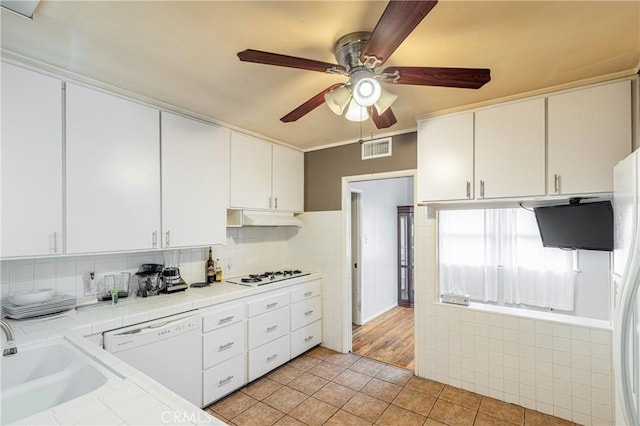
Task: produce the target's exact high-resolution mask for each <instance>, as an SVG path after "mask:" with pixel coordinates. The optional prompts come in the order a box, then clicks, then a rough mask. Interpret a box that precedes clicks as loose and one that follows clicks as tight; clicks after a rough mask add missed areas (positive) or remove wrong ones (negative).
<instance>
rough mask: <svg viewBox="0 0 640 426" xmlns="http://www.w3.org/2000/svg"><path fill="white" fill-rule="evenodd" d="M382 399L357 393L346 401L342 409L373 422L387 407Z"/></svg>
mask: <svg viewBox="0 0 640 426" xmlns="http://www.w3.org/2000/svg"><path fill="white" fill-rule="evenodd" d="M388 405H389V404H387V403H386V402H384V401H381V400H379V399H376V398H374V397H372V396H369V395H365V394H363V393H357V394H355V395H354V397H353V398H351V399H350V400H349V402H347V403H346V404H345V405H344V406H343V407H342V409H343V410H344V411H347V412H349V413H351V414H353V415H355V416H358V417H360V418H362V419H365V420H367V421H369V422H372V423H374V422H375V421H376V420H378V417H380V415H381V414H382V413H383V412H384V410H386V409H387V406H388Z"/></svg>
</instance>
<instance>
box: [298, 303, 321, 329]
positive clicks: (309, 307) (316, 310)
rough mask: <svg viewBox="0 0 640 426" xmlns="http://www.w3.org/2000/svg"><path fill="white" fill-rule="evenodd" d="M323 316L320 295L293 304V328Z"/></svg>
mask: <svg viewBox="0 0 640 426" xmlns="http://www.w3.org/2000/svg"><path fill="white" fill-rule="evenodd" d="M320 318H322V298H321V297H320V296H316V297H313V298H311V299H307V300H303V301H301V302H297V303H293V304H292V305H291V330H295V329H298V328H300V327H304V326H305V325H307V324H311V323H312V322H314V321H317V320H319V319H320Z"/></svg>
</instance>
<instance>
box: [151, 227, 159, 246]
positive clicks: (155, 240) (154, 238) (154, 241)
mask: <svg viewBox="0 0 640 426" xmlns="http://www.w3.org/2000/svg"><path fill="white" fill-rule="evenodd" d="M151 245H152V247H153V248H157V247H158V231H153V233H152V234H151Z"/></svg>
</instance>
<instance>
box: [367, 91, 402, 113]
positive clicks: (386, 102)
mask: <svg viewBox="0 0 640 426" xmlns="http://www.w3.org/2000/svg"><path fill="white" fill-rule="evenodd" d="M396 99H398V95H396V94H395V93H391V92H389V91H388V90H385V89H382V92H381V94H380V99H378V101H377V102H376V103H375V104H373V105H374V106H375V107H376V111H377V112H378V115H382V114H384V112H385V111H386V110H387V109H389V107H390V106H391V105H392V104H393V103H394V102H395V101H396Z"/></svg>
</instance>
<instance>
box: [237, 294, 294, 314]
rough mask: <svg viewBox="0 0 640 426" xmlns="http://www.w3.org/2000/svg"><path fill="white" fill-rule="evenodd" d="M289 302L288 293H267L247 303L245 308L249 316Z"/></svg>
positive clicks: (271, 309) (274, 308) (280, 306)
mask: <svg viewBox="0 0 640 426" xmlns="http://www.w3.org/2000/svg"><path fill="white" fill-rule="evenodd" d="M288 304H289V293H288V292H287V293H277V294H273V295H268V296H267V297H264V298H262V299H258V300H254V301H253V302H249V303H247V309H248V310H249V318H251V317H255V316H256V315H260V314H264V313H265V312H270V311H274V310H276V309H279V308H282V307H283V306H287V305H288Z"/></svg>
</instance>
